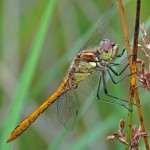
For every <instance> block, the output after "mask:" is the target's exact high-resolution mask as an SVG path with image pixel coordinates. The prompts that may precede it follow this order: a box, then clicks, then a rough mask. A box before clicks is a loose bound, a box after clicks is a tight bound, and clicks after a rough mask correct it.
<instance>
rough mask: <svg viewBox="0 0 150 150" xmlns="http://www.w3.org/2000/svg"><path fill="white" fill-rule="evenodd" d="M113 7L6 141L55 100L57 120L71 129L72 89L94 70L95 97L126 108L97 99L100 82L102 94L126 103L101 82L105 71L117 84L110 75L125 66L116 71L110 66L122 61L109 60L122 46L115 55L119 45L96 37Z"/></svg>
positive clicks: (74, 115) (74, 110) (74, 112)
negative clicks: (96, 76)
mask: <svg viewBox="0 0 150 150" xmlns="http://www.w3.org/2000/svg"><path fill="white" fill-rule="evenodd" d="M115 7H116V4H113V5H112V6H111V8H110V9H108V10H107V11H106V13H105V14H104V16H103V17H102V19H101V20H100V21H99V22H98V24H97V26H96V27H95V29H94V30H93V32H92V33H91V34H90V35H89V37H88V38H87V40H86V41H85V42H84V44H83V45H82V47H81V48H80V50H79V51H78V53H77V55H76V56H75V57H74V60H73V61H72V63H71V65H70V67H69V69H68V72H67V75H66V76H65V77H64V79H63V80H62V82H61V84H60V85H59V86H58V88H57V89H56V91H55V92H54V93H53V94H52V95H51V96H50V97H48V98H47V99H46V101H45V102H43V104H41V105H40V106H39V107H38V108H37V109H36V110H35V111H33V112H32V113H31V114H30V115H29V116H28V117H26V118H25V119H24V120H23V121H22V122H20V124H19V125H18V126H17V127H16V128H15V129H14V130H13V132H12V133H11V135H10V137H9V138H8V140H7V143H8V142H11V141H13V140H15V139H16V138H17V137H18V136H19V135H21V134H22V133H23V132H24V131H25V130H26V129H27V128H28V127H29V126H30V125H31V124H32V123H33V122H34V121H35V120H36V119H37V118H38V116H39V115H40V114H41V113H42V112H44V111H45V110H46V109H47V108H48V107H49V106H50V105H51V104H52V103H53V102H55V101H56V100H57V115H58V120H59V121H60V123H61V124H62V125H63V126H64V127H65V128H70V129H71V128H73V126H74V124H75V122H76V118H77V115H78V106H77V102H76V98H75V95H74V90H75V89H77V88H78V85H79V84H80V83H81V82H82V81H84V80H86V79H87V78H89V77H90V76H91V75H92V74H94V73H95V72H98V74H99V80H98V88H97V98H98V99H100V100H102V101H105V102H109V103H113V104H119V105H121V106H123V107H125V108H127V107H126V105H124V104H120V103H116V102H113V101H112V102H110V101H107V100H105V99H103V98H100V94H99V93H100V87H101V82H103V87H104V93H105V94H106V95H107V96H109V97H111V98H113V99H116V100H121V101H123V102H128V101H127V100H125V99H122V98H118V97H116V96H114V95H111V94H110V93H109V92H108V90H107V86H106V81H105V72H108V74H109V76H110V79H111V80H112V82H113V83H114V84H117V83H119V82H120V81H122V80H123V79H124V78H123V79H122V80H120V81H118V82H116V81H115V80H114V78H113V76H112V74H114V75H116V76H120V75H121V74H122V73H123V72H124V71H125V70H126V68H127V67H128V65H129V64H127V65H126V66H125V67H124V68H123V69H122V71H121V72H120V73H118V72H116V71H115V70H114V69H113V66H119V65H121V64H122V63H123V61H122V62H120V63H113V60H114V59H116V58H118V57H122V55H123V54H124V51H125V49H123V51H122V52H121V53H120V54H118V50H119V48H118V45H117V44H116V43H115V42H113V41H112V40H110V39H107V38H104V39H103V40H101V41H100V37H99V36H100V34H101V32H102V30H103V27H104V26H105V25H106V22H107V21H109V19H110V18H111V17H110V16H111V15H112V12H113V11H114V10H115ZM95 37H98V38H99V39H98V43H97V46H95V47H90V46H89V45H91V43H92V42H91V41H93V39H94V38H95ZM125 78H126V77H125ZM127 109H128V108H127Z"/></svg>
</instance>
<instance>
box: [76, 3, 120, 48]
mask: <svg viewBox="0 0 150 150" xmlns="http://www.w3.org/2000/svg"><path fill="white" fill-rule="evenodd" d="M116 8H117V5H116V4H115V3H114V4H113V5H112V6H111V7H110V8H109V9H108V10H107V11H106V13H105V14H104V15H103V17H102V18H101V19H100V20H99V21H98V23H97V24H96V25H95V27H94V29H93V32H92V33H91V34H90V35H89V37H88V38H87V40H86V41H85V42H84V44H83V46H82V47H81V48H80V50H79V51H82V50H84V49H87V48H91V47H93V46H94V47H95V46H99V42H100V40H102V39H103V38H106V37H103V34H104V33H105V32H106V31H107V30H108V29H106V28H107V26H108V24H109V23H110V22H111V19H112V17H113V15H114V14H115V12H116V11H117V9H116Z"/></svg>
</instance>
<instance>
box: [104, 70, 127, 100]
mask: <svg viewBox="0 0 150 150" xmlns="http://www.w3.org/2000/svg"><path fill="white" fill-rule="evenodd" d="M102 79H103V86H104V92H105V94H106V95H107V96H109V97H111V98H114V99H116V100H120V101H124V102H129V101H128V100H125V99H122V98H119V97H116V96H113V95H111V94H109V93H108V90H107V86H106V83H105V77H104V72H103V71H102Z"/></svg>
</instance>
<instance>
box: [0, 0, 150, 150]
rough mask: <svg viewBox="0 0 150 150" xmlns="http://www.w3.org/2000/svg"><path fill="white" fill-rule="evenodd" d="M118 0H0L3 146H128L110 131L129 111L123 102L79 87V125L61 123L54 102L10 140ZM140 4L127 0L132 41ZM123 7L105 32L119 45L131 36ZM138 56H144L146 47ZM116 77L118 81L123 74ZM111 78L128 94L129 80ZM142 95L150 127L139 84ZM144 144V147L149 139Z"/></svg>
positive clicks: (145, 4)
mask: <svg viewBox="0 0 150 150" xmlns="http://www.w3.org/2000/svg"><path fill="white" fill-rule="evenodd" d="M114 2H116V1H114V0H111V1H110V0H106V1H99V0H86V1H85V0H84V1H83V0H49V1H48V0H44V1H41V0H32V1H29V0H26V1H23V0H22V1H21V0H11V1H9V0H1V1H0V10H1V11H0V20H1V22H0V149H2V150H26V149H28V150H34V149H36V150H66V149H69V150H79V149H81V150H99V149H102V150H107V149H117V150H118V149H124V146H123V145H122V144H120V143H118V142H116V141H107V140H105V138H106V136H107V135H110V134H112V133H116V132H117V130H118V123H119V120H120V119H121V118H123V119H125V118H126V117H127V113H128V111H127V110H126V109H124V108H123V107H118V106H116V105H110V104H107V103H103V102H101V101H98V100H97V99H96V95H95V97H93V96H92V98H91V97H90V95H89V96H83V95H82V94H81V93H80V94H77V95H76V96H77V100H78V103H79V116H80V117H79V119H78V121H77V123H76V126H75V128H74V129H73V131H71V132H66V131H65V130H64V129H63V127H62V126H61V124H60V123H59V122H58V120H57V111H56V110H57V107H56V103H54V104H53V105H51V106H50V107H49V108H48V109H47V110H46V111H45V112H44V113H43V114H42V115H41V116H40V117H39V118H38V119H37V120H36V121H35V122H34V123H33V124H32V125H31V126H30V127H29V128H28V130H27V131H26V132H25V133H24V134H22V135H21V136H20V137H19V138H17V139H16V140H15V141H14V142H11V143H8V144H6V140H7V138H8V136H9V134H10V133H11V132H12V130H13V129H14V127H16V126H17V125H18V123H19V122H20V121H21V120H23V119H24V118H25V117H26V116H27V115H29V114H30V113H31V112H32V111H33V110H34V109H36V108H37V107H38V106H39V105H40V104H41V103H42V102H43V101H44V100H45V99H46V98H47V97H48V96H50V95H51V94H52V93H53V92H54V90H55V89H56V88H57V87H58V86H59V84H60V82H61V80H62V79H63V77H64V76H65V75H66V72H67V70H68V67H69V64H70V62H71V60H72V59H73V57H74V56H75V54H76V53H77V52H78V49H79V47H80V46H81V43H82V42H83V40H84V39H86V38H87V35H88V33H89V32H88V31H89V29H91V27H92V25H94V24H95V23H96V22H97V21H98V20H99V18H101V17H102V16H103V14H104V13H105V12H106V10H107V9H108V8H109V7H110V6H111V4H112V3H114ZM135 3H136V1H135V0H132V1H124V5H125V14H126V19H127V20H126V21H127V26H128V31H129V36H130V39H131V42H132V38H133V31H134V20H135V19H134V18H135V6H136V4H135ZM149 5H150V2H149V0H144V1H142V8H141V22H144V23H145V24H146V28H147V31H149V28H150V18H149V14H150V10H149ZM117 9H118V8H117ZM117 9H116V14H115V16H114V17H113V18H112V21H111V23H110V24H109V25H108V27H107V29H105V30H104V31H103V33H105V32H106V30H107V31H110V32H108V33H107V36H110V37H112V38H113V40H114V41H115V42H116V43H118V45H119V47H120V50H121V49H123V48H124V47H125V43H124V40H123V33H122V27H121V24H120V16H119V13H118V10H117ZM103 33H102V35H103ZM149 35H150V34H149ZM102 38H103V37H102ZM108 38H109V37H108ZM120 52H121V51H120ZM139 57H142V58H143V59H144V57H143V55H142V54H139ZM122 59H123V58H121V59H119V60H117V62H120V61H121V60H122ZM119 68H122V67H119ZM119 68H118V71H119ZM126 74H129V69H127V71H126V72H125V73H124V75H123V76H125V75H126ZM115 79H116V80H119V79H121V77H119V78H117V77H116V78H115ZM107 85H108V89H109V91H110V92H111V93H113V95H116V96H118V97H122V98H124V99H127V100H128V99H129V94H128V93H129V79H127V80H125V81H123V82H122V83H120V84H118V85H117V86H116V85H113V84H112V83H111V82H108V83H107ZM139 95H140V98H141V104H142V108H143V115H144V119H145V124H146V127H147V130H150V123H149V122H150V118H149V115H148V114H149V111H148V110H149V93H148V92H147V91H146V90H145V89H139ZM103 96H104V97H105V95H103ZM105 99H106V97H105ZM133 116H134V117H133V122H134V123H135V124H136V125H139V119H138V115H137V111H136V108H134V113H133ZM140 145H141V147H143V145H144V144H143V139H142V140H141V143H140ZM143 149H144V148H143Z"/></svg>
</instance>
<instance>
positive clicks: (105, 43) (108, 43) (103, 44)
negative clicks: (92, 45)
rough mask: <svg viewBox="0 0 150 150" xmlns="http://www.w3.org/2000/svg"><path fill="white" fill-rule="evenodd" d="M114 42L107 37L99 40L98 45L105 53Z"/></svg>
mask: <svg viewBox="0 0 150 150" xmlns="http://www.w3.org/2000/svg"><path fill="white" fill-rule="evenodd" d="M114 44H115V43H114V42H112V41H111V40H109V39H103V40H102V41H101V42H100V47H101V50H103V51H104V52H105V53H108V52H109V50H110V49H112V45H114Z"/></svg>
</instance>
